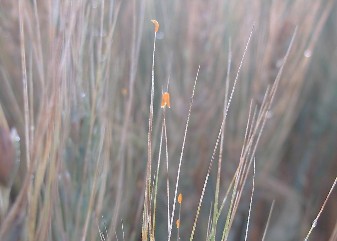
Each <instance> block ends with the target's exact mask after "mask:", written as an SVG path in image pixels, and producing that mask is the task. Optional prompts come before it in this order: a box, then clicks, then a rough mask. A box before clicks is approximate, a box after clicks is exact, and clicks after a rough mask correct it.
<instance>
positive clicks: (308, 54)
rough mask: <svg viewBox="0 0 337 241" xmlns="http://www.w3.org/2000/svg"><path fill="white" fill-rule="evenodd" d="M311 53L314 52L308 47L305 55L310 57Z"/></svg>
mask: <svg viewBox="0 0 337 241" xmlns="http://www.w3.org/2000/svg"><path fill="white" fill-rule="evenodd" d="M311 55H312V52H311V50H309V49H307V50H305V51H304V57H306V58H310V57H311Z"/></svg>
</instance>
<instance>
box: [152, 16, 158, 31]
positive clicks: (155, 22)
mask: <svg viewBox="0 0 337 241" xmlns="http://www.w3.org/2000/svg"><path fill="white" fill-rule="evenodd" d="M151 22H152V23H153V24H154V31H155V32H156V33H157V32H158V30H159V23H158V21H157V20H155V19H152V20H151Z"/></svg>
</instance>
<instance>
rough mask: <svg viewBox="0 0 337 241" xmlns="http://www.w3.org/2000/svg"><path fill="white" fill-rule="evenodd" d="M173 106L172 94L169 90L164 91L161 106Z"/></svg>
mask: <svg viewBox="0 0 337 241" xmlns="http://www.w3.org/2000/svg"><path fill="white" fill-rule="evenodd" d="M166 106H167V107H168V108H171V105H170V94H169V93H168V92H164V93H163V95H162V97H161V108H165V107H166Z"/></svg>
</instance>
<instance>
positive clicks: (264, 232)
mask: <svg viewBox="0 0 337 241" xmlns="http://www.w3.org/2000/svg"><path fill="white" fill-rule="evenodd" d="M274 204H275V200H273V202H272V204H271V207H270V210H269V214H268V219H267V223H266V227H265V228H264V231H263V236H262V240H261V241H264V240H265V238H266V234H267V230H268V227H269V224H270V218H271V215H272V213H273V209H274Z"/></svg>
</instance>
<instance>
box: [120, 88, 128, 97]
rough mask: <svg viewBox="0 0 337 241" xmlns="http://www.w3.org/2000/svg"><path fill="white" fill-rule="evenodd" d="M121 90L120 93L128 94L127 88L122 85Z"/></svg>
mask: <svg viewBox="0 0 337 241" xmlns="http://www.w3.org/2000/svg"><path fill="white" fill-rule="evenodd" d="M121 92H122V95H124V96H126V95H127V94H128V89H127V88H125V87H124V88H122V90H121Z"/></svg>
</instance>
